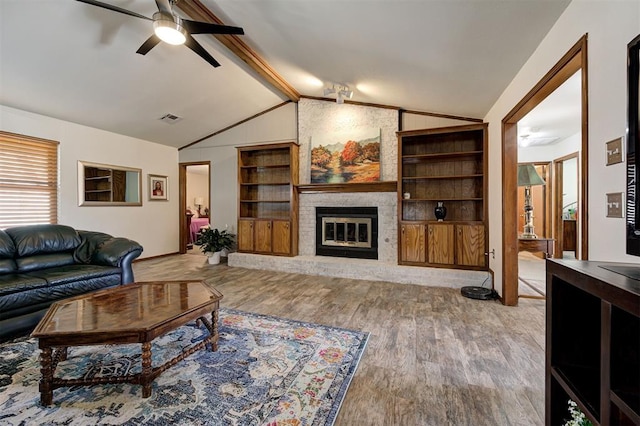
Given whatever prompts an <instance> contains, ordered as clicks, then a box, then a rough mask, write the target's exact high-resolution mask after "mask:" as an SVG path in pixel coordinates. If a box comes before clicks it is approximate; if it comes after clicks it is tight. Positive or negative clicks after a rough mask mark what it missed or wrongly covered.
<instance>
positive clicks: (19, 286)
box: [0, 274, 48, 310]
mask: <svg viewBox="0 0 640 426" xmlns="http://www.w3.org/2000/svg"><path fill="white" fill-rule="evenodd" d="M47 286H48V283H47V280H45V279H43V278H39V277H34V276H30V275H27V274H5V275H0V298H1V297H2V296H4V295H6V294H11V293H16V292H22V291H25V290H28V289H34V288H41V287H47ZM0 310H2V308H0Z"/></svg>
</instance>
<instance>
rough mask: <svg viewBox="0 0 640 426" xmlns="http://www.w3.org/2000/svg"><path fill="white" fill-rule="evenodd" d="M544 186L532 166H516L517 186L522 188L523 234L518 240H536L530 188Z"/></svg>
mask: <svg viewBox="0 0 640 426" xmlns="http://www.w3.org/2000/svg"><path fill="white" fill-rule="evenodd" d="M536 185H545V181H544V179H542V177H540V175H539V174H538V171H537V170H536V168H535V166H534V165H533V164H519V165H518V186H524V232H523V233H522V235H520V238H538V236H537V235H536V234H535V232H534V231H533V228H534V227H533V204H532V202H531V187H532V186H536Z"/></svg>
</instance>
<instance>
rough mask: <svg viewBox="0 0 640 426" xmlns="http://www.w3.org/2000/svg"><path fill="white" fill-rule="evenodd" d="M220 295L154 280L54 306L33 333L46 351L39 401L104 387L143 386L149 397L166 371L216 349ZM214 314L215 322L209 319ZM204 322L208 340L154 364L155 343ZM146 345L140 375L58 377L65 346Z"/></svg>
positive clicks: (201, 286)
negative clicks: (61, 391)
mask: <svg viewBox="0 0 640 426" xmlns="http://www.w3.org/2000/svg"><path fill="white" fill-rule="evenodd" d="M221 299H222V294H220V293H219V292H218V291H216V290H215V289H213V288H211V287H209V286H207V285H206V284H205V283H204V282H202V281H155V282H140V283H134V284H127V285H123V286H118V287H115V288H110V289H105V290H100V291H96V292H93V293H87V294H85V295H82V296H77V297H74V298H71V299H66V300H63V301H60V302H55V303H53V304H52V305H51V307H50V308H49V310H48V311H47V313H46V315H45V316H44V318H42V320H41V321H40V323H39V324H38V326H37V327H36V328H35V330H34V331H33V333H31V336H32V337H37V338H38V340H39V347H40V349H41V351H42V353H41V355H40V362H41V364H42V369H41V372H42V378H41V380H40V402H41V404H42V405H51V403H52V400H53V390H54V389H57V388H60V387H68V386H78V385H95V384H102V383H123V382H127V383H133V384H139V385H142V397H143V398H148V397H149V396H151V384H152V382H153V380H154V379H155V378H156V377H158V376H159V375H160V374H161V373H162V372H163V371H165V370H166V369H168V368H169V367H171V366H172V365H175V364H176V363H178V362H179V361H181V360H183V359H184V358H186V357H187V356H189V355H191V354H192V353H194V352H195V351H197V350H199V349H202V348H203V347H205V346H206V345H209V347H210V349H211V351H216V350H217V349H218V309H219V307H220V300H221ZM208 315H211V317H210V318H211V321H209V319H207V317H206V316H208ZM194 320H197V321H201V322H202V323H203V324H204V325H205V326H206V328H207V329H208V330H209V335H208V336H207V337H206V338H205V339H204V340H202V341H201V342H199V343H197V344H195V345H193V346H191V347H189V348H185V349H184V350H183V351H182V353H181V354H180V355H178V356H176V357H175V358H173V359H171V360H169V361H167V362H166V363H164V364H162V365H160V366H156V367H153V366H152V365H151V341H152V340H153V339H155V338H156V337H158V336H161V335H164V334H166V333H168V332H170V331H172V330H175V329H176V328H178V327H180V326H182V325H184V324H186V323H188V322H190V321H194ZM129 343H141V344H142V371H141V372H140V373H138V374H130V375H126V376H114V377H97V378H90V379H66V380H65V379H61V378H56V377H54V372H55V369H56V366H57V365H58V362H60V361H64V360H66V359H67V347H69V346H86V345H111V344H129Z"/></svg>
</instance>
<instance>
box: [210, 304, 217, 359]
mask: <svg viewBox="0 0 640 426" xmlns="http://www.w3.org/2000/svg"><path fill="white" fill-rule="evenodd" d="M217 350H218V310H217V309H216V310H214V311H213V312H211V352H215V351H217Z"/></svg>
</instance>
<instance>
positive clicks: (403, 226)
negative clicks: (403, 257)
mask: <svg viewBox="0 0 640 426" xmlns="http://www.w3.org/2000/svg"><path fill="white" fill-rule="evenodd" d="M402 233H403V234H404V225H402Z"/></svg>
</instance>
